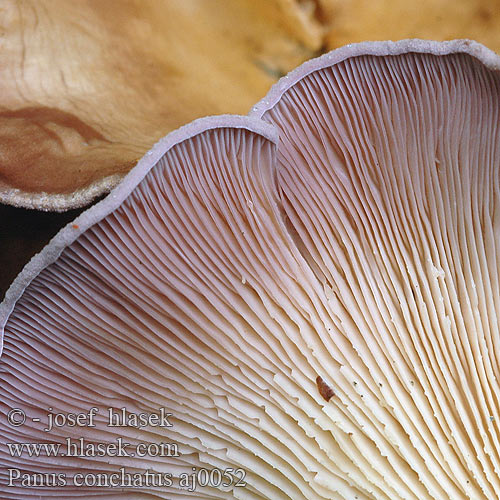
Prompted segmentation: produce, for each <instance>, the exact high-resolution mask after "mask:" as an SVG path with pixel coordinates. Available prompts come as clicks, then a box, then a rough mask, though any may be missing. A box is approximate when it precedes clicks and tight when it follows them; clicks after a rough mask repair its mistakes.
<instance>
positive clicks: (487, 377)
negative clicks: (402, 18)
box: [0, 41, 500, 500]
mask: <svg viewBox="0 0 500 500" xmlns="http://www.w3.org/2000/svg"><path fill="white" fill-rule="evenodd" d="M498 64H499V62H498V59H497V58H496V56H494V55H493V54H492V53H491V52H489V51H487V50H486V49H485V48H484V47H481V46H479V45H477V44H474V43H471V42H453V43H448V44H436V43H431V42H422V41H407V42H400V43H373V44H361V45H357V46H352V47H347V48H344V49H340V50H339V51H336V52H333V53H332V54H331V55H328V56H327V57H323V58H320V59H318V60H316V61H313V62H311V63H307V64H306V65H304V66H303V67H301V68H299V69H298V70H297V71H296V72H295V73H293V74H291V75H290V76H289V77H286V78H285V79H283V80H282V81H281V82H280V83H279V84H278V86H276V87H275V88H274V89H273V90H272V91H271V93H270V94H269V95H268V96H267V97H266V98H265V99H264V100H263V101H262V102H261V103H259V104H258V105H257V106H256V108H255V110H254V112H253V116H252V117H250V118H242V117H224V118H209V119H206V120H202V121H198V122H194V123H192V124H191V125H189V126H187V127H185V128H183V129H180V130H179V131H177V132H175V133H173V134H171V135H170V136H168V137H167V138H166V139H164V140H163V141H162V142H160V143H159V144H158V145H157V146H156V147H155V148H154V149H153V150H152V152H151V153H150V154H148V155H146V157H145V158H144V159H143V160H141V162H140V163H139V165H138V166H137V167H136V168H135V169H134V170H133V171H132V172H131V173H130V174H129V176H127V178H126V179H125V181H124V183H123V184H121V185H120V186H119V187H118V188H117V189H116V190H115V191H113V192H112V193H111V194H110V196H109V197H108V198H106V199H105V200H104V201H103V202H101V203H100V204H98V205H96V206H95V207H93V208H92V209H90V210H89V211H87V212H86V213H84V214H83V215H82V216H81V217H80V218H78V219H77V220H76V221H75V222H74V223H73V224H72V225H69V226H68V227H66V228H65V229H64V230H63V231H62V232H61V233H60V234H59V235H58V236H57V237H56V238H55V239H54V240H53V242H52V243H51V244H50V245H49V246H48V247H47V248H46V249H45V250H44V251H43V252H42V253H41V254H40V255H39V256H37V257H36V258H35V259H34V260H33V261H32V262H31V263H30V264H29V265H28V266H27V267H26V269H25V271H23V273H22V274H21V276H20V277H19V278H18V280H17V281H16V282H15V283H14V285H13V287H12V288H11V290H10V291H9V293H8V296H7V299H6V301H5V302H4V303H3V304H2V306H1V308H0V318H1V321H2V323H0V324H2V325H4V328H5V332H4V346H3V354H2V358H1V365H0V366H1V371H2V379H3V381H2V391H3V396H2V401H1V405H2V412H4V413H6V414H7V413H8V411H9V410H10V409H11V408H19V409H21V410H23V411H24V412H25V413H26V415H27V417H28V418H27V421H26V422H25V424H24V425H21V426H18V427H12V426H9V425H8V423H7V421H6V419H0V434H1V436H2V440H3V441H5V442H8V443H19V442H53V443H62V444H63V447H64V444H65V439H66V438H68V437H70V438H72V439H76V438H80V437H84V439H85V440H86V441H89V442H94V443H98V442H102V443H112V442H115V441H116V440H117V439H118V438H119V437H123V438H124V439H125V440H126V442H128V443H130V447H129V451H136V446H137V445H138V444H139V443H144V442H145V443H156V444H157V445H159V443H176V444H178V446H179V456H168V457H157V456H150V455H147V456H144V457H139V456H137V455H136V456H133V457H132V456H130V457H119V456H118V457H117V456H109V454H108V455H107V456H103V457H95V456H91V457H85V458H74V457H67V456H62V455H59V456H57V457H45V456H44V457H39V458H36V459H34V458H30V457H29V456H27V455H26V454H24V455H23V456H22V457H14V456H12V455H11V454H10V453H9V449H8V448H6V447H0V464H1V466H2V469H1V470H0V491H1V492H2V495H4V496H5V497H6V498H26V495H27V493H30V494H40V493H41V494H42V496H43V495H47V496H51V495H52V496H54V495H59V496H63V497H64V498H69V497H73V496H78V495H87V496H89V495H91V494H100V495H109V496H113V495H115V496H116V497H118V498H123V497H124V496H125V497H127V498H128V497H130V498H134V492H135V493H137V489H134V488H130V487H129V486H128V485H125V489H124V490H123V491H122V490H120V491H118V490H106V489H103V488H97V489H96V488H94V489H92V488H84V487H76V486H74V484H73V482H74V474H77V473H79V474H81V473H83V474H91V475H96V474H102V475H104V476H106V475H107V476H109V475H110V474H112V473H117V471H119V470H120V468H124V469H125V471H126V472H128V473H131V474H137V475H138V477H141V478H143V480H144V475H145V473H146V471H147V470H149V471H154V472H155V473H164V474H168V473H170V474H172V478H173V484H172V485H168V486H165V485H164V486H163V487H152V486H144V485H143V487H142V488H141V490H140V491H141V494H142V495H143V496H142V497H141V498H146V497H147V496H148V495H150V496H151V497H154V496H156V497H160V498H189V497H190V496H192V497H193V498H245V499H278V498H282V499H294V500H300V499H308V500H316V499H338V498H342V499H352V498H358V499H365V500H367V499H373V498H376V499H391V500H396V499H397V500H399V499H414V500H421V499H434V500H437V499H439V500H444V499H449V498H453V499H462V498H463V499H466V498H471V499H490V498H498V497H499V496H500V480H499V478H498V473H497V471H498V470H499V461H500V453H499V450H500V446H499V441H498V437H499V429H498V421H499V418H500V415H499V411H498V398H497V395H498V394H499V393H500V388H499V387H498V375H499V374H498V371H499V368H498V359H497V357H498V349H499V331H498V308H499V306H500V303H499V300H498V297H500V293H499V292H500V290H499V271H498V252H499V251H500V248H499V245H500V240H499V234H500V233H499V231H500V229H499V219H498V217H499V209H498V204H499V202H500V198H499V197H500V190H499V185H498V182H499V180H498V179H499V175H498V174H499V172H498V169H499V166H500V152H499V146H500V136H499V134H500V130H499V127H498V123H499V120H498V118H499V116H498V115H499V98H500V92H499V90H500V76H499V74H498V72H497V71H496V69H497V68H498ZM264 122H268V123H264ZM278 134H279V143H278V140H277V135H278ZM92 407H95V408H97V409H98V410H99V411H98V412H97V417H96V426H95V427H89V426H82V427H78V428H77V427H69V426H63V427H60V428H59V427H58V428H54V429H52V430H51V431H50V432H49V433H48V432H44V431H43V428H44V427H46V414H47V413H48V408H52V410H51V411H53V412H55V413H59V412H61V413H65V414H68V413H88V412H89V410H90V408H92ZM107 408H113V409H114V411H118V410H119V409H120V408H126V411H127V412H132V413H140V412H145V413H148V414H150V413H157V412H158V411H159V410H160V409H161V408H165V409H168V411H169V412H171V413H172V416H171V418H170V422H171V424H172V426H171V427H169V426H166V427H154V426H148V427H144V428H142V429H136V428H134V427H127V428H119V429H118V430H117V429H115V428H113V427H107V426H106V423H107V421H106V418H105V417H106V415H107ZM32 418H40V419H41V421H40V422H33V421H32V420H31V419H32ZM192 467H195V468H199V467H205V468H206V469H209V470H211V469H214V468H218V469H220V470H222V471H224V470H225V469H227V468H231V469H238V468H241V469H242V470H244V471H245V472H246V477H245V482H246V486H245V487H232V488H226V489H217V488H211V487H198V488H197V489H196V490H195V491H193V492H188V491H187V490H186V489H185V488H182V486H181V485H180V484H179V481H178V478H179V476H180V475H181V474H183V473H190V472H191V471H192ZM9 468H10V469H19V470H20V471H21V473H26V474H32V473H35V472H38V473H41V472H55V473H60V474H65V477H66V478H67V483H68V484H67V485H66V486H64V487H63V486H59V487H56V488H55V491H52V490H49V489H44V490H40V488H38V489H36V488H23V487H22V484H21V482H20V481H21V479H17V480H16V481H14V484H13V485H12V486H8V480H9V476H8V472H7V471H8V469H9ZM233 486H234V484H233Z"/></svg>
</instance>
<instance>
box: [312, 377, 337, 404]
mask: <svg viewBox="0 0 500 500" xmlns="http://www.w3.org/2000/svg"><path fill="white" fill-rule="evenodd" d="M316 385H317V386H318V391H319V393H320V395H321V397H322V398H323V399H324V400H325V401H330V399H331V398H332V397H333V396H335V392H334V391H333V389H332V388H331V387H330V386H329V385H328V384H327V383H326V382H325V381H324V380H323V379H322V378H321V377H320V376H319V375H318V376H317V377H316Z"/></svg>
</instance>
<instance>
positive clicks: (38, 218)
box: [0, 205, 87, 300]
mask: <svg viewBox="0 0 500 500" xmlns="http://www.w3.org/2000/svg"><path fill="white" fill-rule="evenodd" d="M86 208H87V207H85V208H79V209H76V210H70V211H68V212H64V213H55V212H39V211H37V210H28V209H25V208H16V207H11V206H7V205H0V297H1V300H3V297H4V295H5V292H6V291H7V289H8V288H9V286H10V284H11V283H12V281H14V278H15V277H16V276H17V275H18V274H19V272H20V271H21V270H22V269H23V267H24V266H25V264H27V263H28V262H29V260H30V259H31V257H33V255H35V254H36V253H38V252H39V251H40V250H41V249H42V248H43V247H44V246H45V245H46V244H47V243H48V242H49V240H50V239H51V238H52V237H53V236H55V234H56V233H57V232H58V231H59V229H61V228H62V227H64V226H65V225H66V224H67V223H68V222H71V221H72V220H73V219H75V218H76V217H77V216H78V215H80V214H81V213H82V212H83V211H84V210H85V209H86Z"/></svg>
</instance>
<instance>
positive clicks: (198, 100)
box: [0, 0, 322, 211]
mask: <svg viewBox="0 0 500 500" xmlns="http://www.w3.org/2000/svg"><path fill="white" fill-rule="evenodd" d="M0 25H1V26H2V33H1V35H0V36H1V43H2V51H1V53H0V67H1V69H2V77H1V78H0V202H2V203H7V204H11V205H15V206H22V207H27V208H37V209H42V210H51V211H64V210H68V209H69V208H75V207H81V206H84V205H86V204H88V203H89V202H90V201H92V200H93V199H94V198H96V197H97V196H100V195H101V194H103V193H106V192H109V190H110V189H111V188H112V187H114V186H115V185H116V184H117V183H118V182H119V180H120V179H121V178H122V177H123V176H124V175H125V174H126V173H127V172H128V171H129V170H130V169H131V168H132V167H133V166H134V165H135V164H136V163H137V160H138V159H139V158H141V156H143V154H144V153H145V152H146V151H147V150H148V149H150V148H151V146H152V145H153V144H154V143H155V142H156V141H157V140H158V139H159V138H160V137H162V136H163V135H165V134H166V133H167V132H169V131H171V130H174V129H175V128H177V127H179V126H181V125H182V124H184V123H187V122H189V121H191V120H193V119H195V118H198V117H201V116H205V115H207V114H217V113H246V112H247V111H248V109H249V108H250V106H251V105H252V104H253V103H254V102H255V100H257V99H259V98H260V97H261V96H262V95H263V94H264V93H265V92H267V91H268V90H269V88H270V86H271V85H272V84H273V83H274V82H275V81H276V80H277V78H278V77H279V76H281V75H282V74H284V73H286V72H287V71H289V70H290V69H292V68H293V67H295V66H296V65H297V64H300V63H302V62H304V61H305V60H307V59H309V58H310V57H312V56H313V55H314V54H316V53H317V51H318V50H319V49H320V47H321V45H322V37H321V35H322V25H321V22H320V21H319V19H318V18H317V16H316V15H315V13H314V11H311V9H305V8H304V7H303V2H298V1H297V0H230V1H227V0H211V1H206V0H191V1H188V2H185V1H173V0H168V1H165V0H140V1H135V0H106V2H101V1H95V0H89V1H85V2H76V3H71V4H68V2H67V1H65V0H50V1H45V2H43V1H39V0H24V1H22V2H19V1H17V0H3V2H2V9H1V10H0Z"/></svg>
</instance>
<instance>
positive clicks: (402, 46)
mask: <svg viewBox="0 0 500 500" xmlns="http://www.w3.org/2000/svg"><path fill="white" fill-rule="evenodd" d="M411 52H413V53H417V54H432V55H435V56H445V55H449V54H460V53H463V54H469V55H470V56H472V57H474V58H476V59H478V60H479V61H480V62H481V63H483V64H484V65H485V66H486V67H487V68H489V69H491V70H494V71H499V70H500V56H499V55H498V54H496V53H495V52H493V51H492V50H490V49H488V48H487V47H485V46H484V45H482V44H480V43H479V42H475V41H474V40H466V39H464V40H451V41H447V42H437V41H434V40H420V39H408V40H399V41H397V42H392V41H385V42H360V43H352V44H349V45H345V46H344V47H340V48H338V49H335V50H332V51H331V52H328V53H327V54H323V55H322V56H320V57H317V58H315V59H311V60H309V61H306V62H305V63H303V64H301V65H300V66H298V67H297V68H296V69H294V70H292V71H291V72H290V73H288V74H287V75H285V76H284V77H282V78H281V79H280V80H279V81H278V82H277V83H275V84H274V85H273V86H272V88H271V90H270V91H269V92H268V93H267V95H266V96H265V97H264V98H263V99H262V100H260V101H259V102H258V103H257V104H256V105H255V106H254V107H253V108H252V110H251V111H250V113H249V114H248V115H249V116H251V117H253V118H257V119H262V117H263V116H264V114H265V113H266V111H269V110H270V109H272V108H273V107H274V106H275V105H276V104H277V103H278V102H279V100H280V99H281V96H282V95H283V94H284V93H285V92H286V91H287V90H288V89H289V88H290V87H293V86H294V85H295V84H296V83H298V82H299V81H300V80H302V79H303V78H305V77H306V76H307V75H310V74H311V73H314V72H315V71H318V70H321V69H323V68H328V67H330V66H334V65H335V64H338V63H340V62H342V61H345V60H346V59H350V58H351V57H357V56H369V55H372V56H397V55H401V54H408V53H411Z"/></svg>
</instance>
